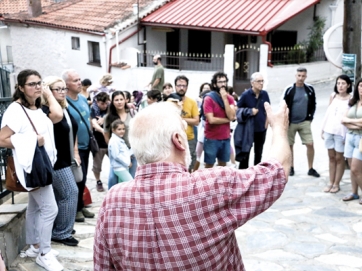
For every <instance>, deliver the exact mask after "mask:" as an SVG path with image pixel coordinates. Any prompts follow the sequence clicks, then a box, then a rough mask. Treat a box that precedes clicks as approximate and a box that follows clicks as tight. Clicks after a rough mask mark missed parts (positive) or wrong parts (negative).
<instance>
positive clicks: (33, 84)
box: [24, 81, 42, 88]
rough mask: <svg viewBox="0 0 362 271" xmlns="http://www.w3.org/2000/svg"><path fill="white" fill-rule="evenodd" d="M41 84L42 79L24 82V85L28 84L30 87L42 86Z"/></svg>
mask: <svg viewBox="0 0 362 271" xmlns="http://www.w3.org/2000/svg"><path fill="white" fill-rule="evenodd" d="M41 84H42V81H39V82H31V83H26V84H24V85H26V86H29V87H31V88H33V87H36V86H38V87H41Z"/></svg>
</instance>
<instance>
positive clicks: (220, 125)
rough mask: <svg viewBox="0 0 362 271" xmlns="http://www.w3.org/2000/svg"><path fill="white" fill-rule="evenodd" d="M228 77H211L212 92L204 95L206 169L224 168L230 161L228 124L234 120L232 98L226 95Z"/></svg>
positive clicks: (220, 75) (223, 75) (220, 73)
mask: <svg viewBox="0 0 362 271" xmlns="http://www.w3.org/2000/svg"><path fill="white" fill-rule="evenodd" d="M227 82H228V77H227V75H226V74H225V73H223V72H217V73H215V74H214V75H213V77H212V80H211V85H212V87H213V91H211V92H210V93H208V94H207V95H205V98H204V101H203V104H202V107H203V114H204V115H205V140H204V162H205V167H206V168H211V167H213V166H214V163H215V159H216V158H217V160H218V166H226V163H227V162H228V161H229V160H230V122H231V121H233V120H234V119H235V105H234V98H233V97H232V96H231V95H229V94H228V91H227V89H228V87H227Z"/></svg>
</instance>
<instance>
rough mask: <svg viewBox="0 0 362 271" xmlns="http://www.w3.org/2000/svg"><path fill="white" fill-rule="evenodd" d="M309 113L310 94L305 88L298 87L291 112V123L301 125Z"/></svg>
mask: <svg viewBox="0 0 362 271" xmlns="http://www.w3.org/2000/svg"><path fill="white" fill-rule="evenodd" d="M307 112H308V94H307V92H306V91H305V89H304V87H296V88H295V94H294V98H293V106H292V112H291V120H290V122H291V123H300V122H303V121H304V120H305V118H306V117H307Z"/></svg>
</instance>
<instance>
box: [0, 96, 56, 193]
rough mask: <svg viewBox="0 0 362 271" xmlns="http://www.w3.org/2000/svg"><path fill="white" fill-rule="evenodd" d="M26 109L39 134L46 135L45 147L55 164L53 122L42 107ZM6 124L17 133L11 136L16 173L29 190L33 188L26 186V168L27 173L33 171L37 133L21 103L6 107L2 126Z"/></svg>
mask: <svg viewBox="0 0 362 271" xmlns="http://www.w3.org/2000/svg"><path fill="white" fill-rule="evenodd" d="M24 108H25V107H24ZM25 110H26V112H27V113H28V115H29V117H30V119H31V120H32V122H33V124H34V126H35V128H36V130H37V131H38V133H39V135H42V136H43V137H44V148H45V150H46V152H47V154H48V156H49V159H50V161H51V163H52V165H54V163H55V161H56V159H57V150H56V148H55V142H54V132H53V123H52V122H51V120H50V119H49V118H48V117H47V116H46V115H45V114H44V112H43V110H41V108H39V109H36V110H31V109H28V108H25ZM5 126H8V127H9V128H10V129H11V130H12V131H13V132H14V133H15V134H14V135H12V136H11V137H10V140H11V143H12V144H13V146H14V149H13V150H12V151H13V156H14V165H15V171H16V175H17V177H18V179H19V181H20V183H21V185H22V186H24V187H25V188H26V189H27V190H31V188H27V187H26V184H25V178H24V170H25V171H26V172H27V173H30V172H31V169H32V164H33V157H34V151H35V146H36V143H37V135H36V133H35V131H34V129H33V126H32V125H31V123H30V121H29V119H28V117H27V116H26V114H25V112H24V110H23V109H22V108H21V105H20V104H19V103H17V102H13V103H11V104H10V105H9V107H8V108H7V109H6V111H5V113H4V116H3V119H2V122H1V128H3V127H5Z"/></svg>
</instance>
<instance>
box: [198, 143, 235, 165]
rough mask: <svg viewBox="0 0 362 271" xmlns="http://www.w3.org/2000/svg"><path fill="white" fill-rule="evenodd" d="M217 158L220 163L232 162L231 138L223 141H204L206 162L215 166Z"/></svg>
mask: <svg viewBox="0 0 362 271" xmlns="http://www.w3.org/2000/svg"><path fill="white" fill-rule="evenodd" d="M216 158H217V159H218V160H219V162H225V163H226V162H229V160H230V138H228V139H223V140H216V139H208V138H206V137H205V140H204V162H205V163H206V164H208V165H213V164H214V163H215V160H216Z"/></svg>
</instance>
